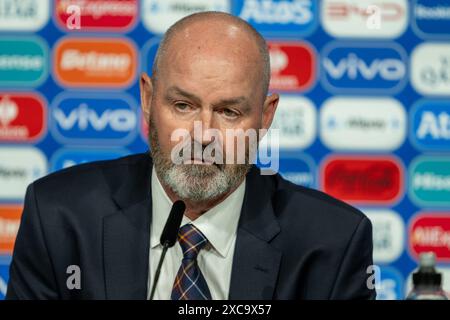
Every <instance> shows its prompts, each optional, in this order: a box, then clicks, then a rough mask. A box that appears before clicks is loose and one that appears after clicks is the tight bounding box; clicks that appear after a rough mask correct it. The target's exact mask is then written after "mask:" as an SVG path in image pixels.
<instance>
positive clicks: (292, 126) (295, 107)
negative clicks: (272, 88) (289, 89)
mask: <svg viewBox="0 0 450 320" xmlns="http://www.w3.org/2000/svg"><path fill="white" fill-rule="evenodd" d="M316 118H317V115H316V108H315V106H314V104H313V103H312V102H311V100H309V99H307V98H305V97H300V96H293V95H282V96H281V98H280V102H279V104H278V108H277V112H276V113H275V117H274V119H273V122H272V126H271V127H270V130H269V131H271V130H272V129H278V130H279V135H280V136H279V148H280V149H283V148H287V149H292V148H299V149H306V148H308V147H309V146H310V145H311V144H312V143H313V142H314V139H315V137H316V134H317V133H316V132H317V124H316V122H317V119H316ZM267 143H268V141H267V139H266V137H264V138H263V139H262V140H261V144H262V145H263V146H267Z"/></svg>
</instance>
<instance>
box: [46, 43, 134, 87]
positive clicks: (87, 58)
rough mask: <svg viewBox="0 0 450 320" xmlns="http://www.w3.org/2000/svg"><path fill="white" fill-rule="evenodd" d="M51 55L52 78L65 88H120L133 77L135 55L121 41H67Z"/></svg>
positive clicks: (59, 44) (132, 48) (132, 46)
mask: <svg viewBox="0 0 450 320" xmlns="http://www.w3.org/2000/svg"><path fill="white" fill-rule="evenodd" d="M54 52H55V53H54V63H55V65H54V74H55V77H56V79H57V80H58V81H59V82H60V83H61V84H62V85H64V86H68V87H115V88H123V87H127V86H130V85H131V84H132V83H133V81H134V79H135V77H136V69H137V65H136V64H137V52H136V49H135V47H134V45H133V44H132V43H131V42H129V41H127V40H124V39H115V38H114V39H113V38H66V39H63V40H62V41H60V42H59V43H58V44H56V47H55V49H54Z"/></svg>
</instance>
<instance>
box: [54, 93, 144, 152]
mask: <svg viewBox="0 0 450 320" xmlns="http://www.w3.org/2000/svg"><path fill="white" fill-rule="evenodd" d="M52 109H53V112H52V126H51V129H52V133H53V135H54V136H55V138H56V139H57V140H60V141H61V142H63V143H83V144H85V143H87V142H99V141H103V142H105V141H106V142H108V143H110V144H122V143H126V142H127V141H129V140H130V139H132V138H133V137H134V135H135V133H136V130H137V126H138V125H137V124H138V119H137V114H136V107H135V104H134V102H133V101H132V99H131V98H128V97H127V96H116V97H112V98H101V97H96V96H91V97H86V98H85V97H84V96H83V98H78V97H75V96H64V95H63V96H60V97H59V98H57V99H55V103H54V106H53V108H52Z"/></svg>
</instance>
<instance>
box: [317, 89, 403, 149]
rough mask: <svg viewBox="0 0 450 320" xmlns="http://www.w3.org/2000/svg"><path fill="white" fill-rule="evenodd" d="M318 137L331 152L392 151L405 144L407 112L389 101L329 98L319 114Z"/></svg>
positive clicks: (384, 99) (391, 100) (389, 99)
mask: <svg viewBox="0 0 450 320" xmlns="http://www.w3.org/2000/svg"><path fill="white" fill-rule="evenodd" d="M320 136H321V139H322V141H323V143H324V144H325V145H326V146H327V147H328V148H330V149H334V150H340V151H345V150H350V151H353V150H358V151H392V150H395V149H397V148H398V147H400V145H401V144H402V143H403V142H404V141H405V137H406V112H405V109H404V108H403V106H402V104H401V103H400V102H399V101H397V100H395V99H392V98H374V97H367V98H361V97H334V98H330V99H328V100H327V101H325V102H324V104H323V106H322V108H321V111H320Z"/></svg>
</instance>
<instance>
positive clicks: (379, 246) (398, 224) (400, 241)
mask: <svg viewBox="0 0 450 320" xmlns="http://www.w3.org/2000/svg"><path fill="white" fill-rule="evenodd" d="M363 211H364V213H365V214H366V215H367V217H368V218H369V219H370V221H371V222H372V226H373V233H372V234H373V261H374V262H375V263H391V262H393V261H395V260H397V259H398V258H399V257H400V255H401V254H402V252H403V249H404V246H405V224H404V223H403V219H402V218H401V217H400V215H399V214H398V213H397V212H395V211H392V210H388V209H382V210H381V209H378V210H374V209H368V210H363Z"/></svg>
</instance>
